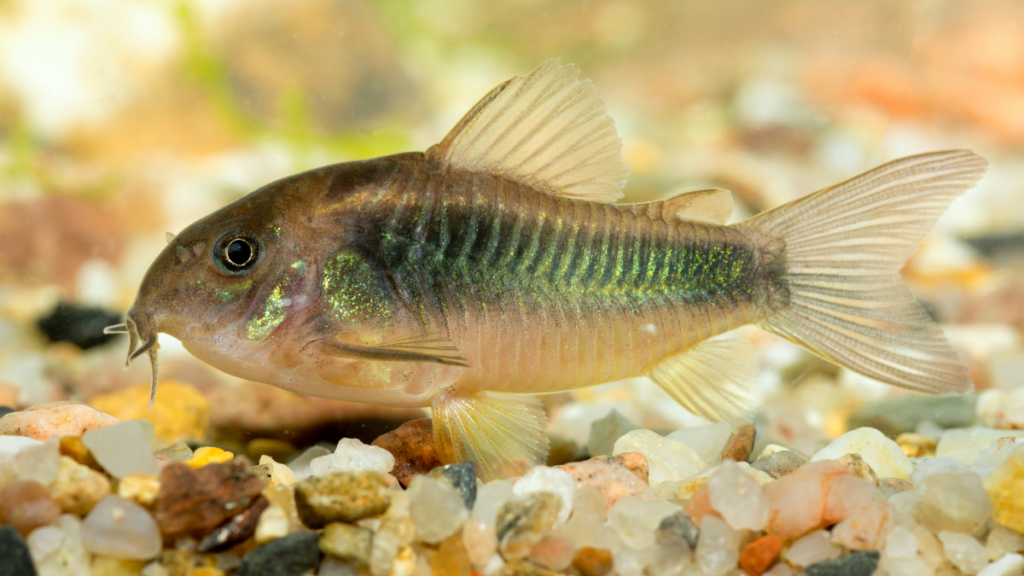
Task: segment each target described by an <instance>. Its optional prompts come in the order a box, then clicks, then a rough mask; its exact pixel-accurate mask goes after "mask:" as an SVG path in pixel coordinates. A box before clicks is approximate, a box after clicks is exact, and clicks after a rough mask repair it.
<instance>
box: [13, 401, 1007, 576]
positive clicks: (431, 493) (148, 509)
mask: <svg viewBox="0 0 1024 576" xmlns="http://www.w3.org/2000/svg"><path fill="white" fill-rule="evenodd" d="M979 405H983V404H979ZM879 406H881V407H882V408H884V403H883V404H881V405H876V406H869V407H867V409H878V408H879ZM575 408H576V406H575V405H573V404H569V405H565V406H562V407H561V410H562V411H563V412H564V411H570V412H571V411H573V410H574V409H575ZM608 415H609V416H608V417H603V418H598V419H593V418H585V419H580V420H578V421H576V422H568V421H566V420H561V421H560V422H561V425H562V426H570V427H571V426H583V425H584V423H585V422H586V420H587V419H589V420H590V424H589V426H590V430H589V434H588V437H587V441H586V444H585V445H587V446H600V445H602V443H607V441H608V440H609V438H610V439H611V440H612V445H613V448H612V449H611V454H610V455H598V456H594V457H590V456H589V454H586V453H585V448H578V449H577V450H575V452H574V454H573V455H571V456H569V457H568V458H567V460H569V461H566V462H562V463H554V462H552V464H555V465H552V466H537V467H534V468H532V469H531V470H530V471H529V472H528V473H527V474H526V475H525V476H523V477H518V478H509V479H505V480H499V481H495V482H490V483H487V484H484V483H481V482H480V481H479V480H477V479H476V477H475V471H474V467H473V465H472V464H471V463H468V462H467V463H463V464H455V465H449V466H436V467H434V464H436V455H435V454H434V453H433V446H432V445H431V444H430V443H429V437H428V436H424V435H422V434H419V435H417V434H415V433H405V431H408V430H416V429H417V428H421V427H423V425H421V422H423V421H422V420H412V421H409V422H407V423H406V424H404V425H402V426H401V427H400V428H399V429H398V430H396V431H395V432H390V433H388V434H386V435H384V437H383V438H382V440H386V441H387V444H386V445H387V446H388V447H389V449H390V451H389V450H384V449H382V448H380V447H378V446H375V445H372V444H371V445H367V444H364V443H363V442H361V441H359V440H358V439H352V438H345V439H342V440H341V441H340V442H338V443H337V445H336V447H335V450H334V451H333V452H331V451H328V450H324V449H323V448H321V447H319V446H316V447H313V448H311V449H310V450H295V451H293V453H294V456H293V459H292V460H291V462H292V465H289V464H287V463H282V462H278V461H276V460H275V459H274V458H273V457H272V456H269V455H266V454H264V455H262V456H261V457H260V458H259V463H258V464H254V463H253V462H252V461H250V460H249V459H248V457H247V456H246V455H244V454H234V453H232V452H231V451H229V450H225V449H223V448H219V447H216V446H196V448H195V449H193V448H191V447H190V446H189V445H188V444H186V443H181V442H179V443H177V444H172V445H170V446H168V447H166V448H163V449H161V450H158V451H156V452H155V453H154V452H153V451H152V450H150V449H145V450H138V449H137V448H130V447H133V446H152V445H154V441H155V440H154V439H155V438H156V437H155V436H154V434H153V426H152V425H151V424H150V423H149V422H146V421H141V420H126V421H123V422H122V421H119V420H118V419H116V418H114V417H113V416H110V415H106V414H103V413H100V412H98V411H96V410H94V409H92V408H89V407H88V406H86V405H83V404H78V403H69V402H56V403H51V404H47V405H42V406H37V407H35V409H33V410H27V411H20V412H13V413H10V414H8V415H6V416H4V417H3V418H2V419H0V431H2V432H3V433H4V434H5V435H2V436H0V523H3V524H7V525H9V527H5V529H3V530H0V550H2V551H4V555H3V557H4V558H11V559H12V560H10V561H5V562H0V574H3V575H4V576H7V575H12V576H13V575H21V574H27V573H29V572H26V568H25V566H27V564H24V563H22V564H19V563H18V562H17V561H15V560H13V559H15V558H19V557H20V558H31V561H32V563H33V565H34V566H35V568H34V570H35V571H36V573H37V574H39V575H40V576H43V575H54V576H57V575H77V574H82V575H85V574H92V575H97V574H102V575H115V574H116V575H120V574H142V575H144V576H164V575H179V574H180V575H183V576H185V575H195V576H199V575H203V576H216V575H220V574H229V573H235V574H239V575H242V574H247V575H265V576H283V575H288V574H295V575H299V574H304V573H307V572H308V571H311V570H316V571H317V572H316V573H317V574H321V575H356V574H372V575H374V576H389V575H391V576H398V575H424V576H425V575H429V574H434V575H446V576H447V575H451V576H456V575H463V576H465V575H470V574H472V575H474V576H475V575H483V576H500V575H513V574H515V575H528V574H535V575H554V574H571V575H580V576H603V575H606V574H617V575H620V576H640V575H650V576H674V575H679V576H684V575H692V576H698V575H702V576H723V575H736V576H739V575H740V574H747V575H752V576H758V575H761V574H770V575H773V576H780V575H789V574H808V575H811V576H813V575H840V576H860V575H863V576H869V575H871V574H876V573H877V574H888V575H893V576H897V575H900V576H901V575H906V576H919V575H929V574H934V575H947V576H953V575H956V574H966V575H974V574H981V575H982V576H995V575H1004V576H1013V575H1018V576H1019V575H1020V574H1022V573H1024V556H1022V555H1021V552H1022V551H1024V534H1022V532H1024V491H1022V490H1021V489H1020V486H1022V485H1024V444H1018V443H1017V436H1018V435H1019V434H1020V432H1019V431H1018V430H1012V429H1004V430H1000V429H994V428H988V427H984V426H980V425H978V426H973V425H972V426H970V427H964V428H951V429H948V430H942V431H939V432H938V433H937V434H934V435H933V436H929V435H927V434H918V433H902V434H900V435H898V436H897V437H896V438H895V439H892V438H889V437H887V436H886V435H884V434H883V433H881V432H879V431H878V430H876V429H874V428H870V427H862V428H857V429H854V430H851V431H849V432H847V433H846V434H843V435H842V436H840V437H839V438H837V439H836V440H834V441H832V442H831V443H829V444H827V445H826V446H824V447H822V448H821V449H820V450H818V451H817V452H815V453H813V454H810V455H809V456H810V457H809V458H808V457H806V456H804V455H801V454H800V453H798V452H795V451H792V450H789V449H788V448H787V446H785V445H784V444H776V443H771V444H766V443H765V442H763V441H760V442H759V441H758V440H757V433H756V428H755V427H753V426H745V427H741V428H740V429H738V430H727V429H725V428H723V426H722V425H721V424H702V425H697V426H691V427H687V428H683V429H680V430H675V431H671V433H668V434H664V435H663V434H659V433H658V432H654V431H650V430H646V429H642V428H639V427H637V426H636V425H634V424H632V423H631V422H629V421H628V420H627V419H626V418H625V417H623V416H622V415H621V414H617V413H616V412H614V411H612V410H610V411H609V412H608ZM96 422H101V423H100V424H99V426H100V427H99V428H94V426H96V425H97V424H96ZM76 426H77V427H78V428H79V429H78V430H77V431H76V430H75V427H76ZM88 428H91V429H88ZM53 430H60V432H61V434H63V435H61V434H58V433H55V432H52V431H53ZM83 430H84V432H83ZM40 431H42V432H40ZM926 431H927V430H926ZM662 432H664V431H662ZM22 434H25V435H22ZM396 439H400V440H396ZM157 443H159V442H157ZM163 443H164V444H166V443H167V441H164V442H163ZM379 443H380V442H377V444H379ZM192 444H193V445H194V446H195V445H196V443H195V442H193V443H192ZM754 446H757V447H758V449H757V450H755V451H752V448H753V447H754ZM309 452H312V453H313V455H314V456H315V457H313V458H312V459H310V458H308V456H309ZM425 463H427V465H424V464H425ZM399 470H402V471H408V470H414V471H415V472H412V473H405V474H404V475H403V476H402V478H401V480H400V479H399V478H397V477H396V476H395V475H393V474H392V472H395V471H399Z"/></svg>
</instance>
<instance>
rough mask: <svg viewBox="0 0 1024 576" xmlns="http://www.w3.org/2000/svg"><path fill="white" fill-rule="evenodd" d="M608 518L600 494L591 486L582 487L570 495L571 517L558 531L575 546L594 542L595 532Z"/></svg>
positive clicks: (602, 497)
mask: <svg viewBox="0 0 1024 576" xmlns="http://www.w3.org/2000/svg"><path fill="white" fill-rule="evenodd" d="M607 517H608V505H607V501H606V500H605V499H604V496H602V495H601V492H600V491H598V490H597V488H594V487H593V486H584V487H582V488H580V489H579V490H577V491H576V493H575V494H573V495H572V516H571V517H570V518H569V521H568V522H566V523H565V526H563V527H562V528H561V529H560V530H559V531H558V533H559V535H561V536H563V537H565V538H568V539H569V540H572V541H573V542H575V543H576V545H577V546H587V545H589V544H590V543H592V542H593V541H594V538H595V537H596V536H597V531H598V530H599V529H600V528H601V526H602V525H604V521H605V519H606V518H607Z"/></svg>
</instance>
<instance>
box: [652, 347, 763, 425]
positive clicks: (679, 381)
mask: <svg viewBox="0 0 1024 576" xmlns="http://www.w3.org/2000/svg"><path fill="white" fill-rule="evenodd" d="M756 376H757V349H756V348H754V347H753V345H752V344H751V343H750V342H749V341H748V340H747V339H745V338H742V337H737V336H725V337H718V338H712V339H710V340H705V341H703V342H701V343H700V344H698V345H696V346H694V347H693V348H690V349H688V350H685V351H683V352H680V353H677V354H674V355H672V356H669V357H667V358H665V359H663V360H662V361H661V362H660V363H658V364H657V365H656V366H655V367H654V369H653V370H651V371H650V373H648V374H647V377H648V378H650V379H651V380H653V381H654V382H655V383H656V384H657V385H658V386H660V387H661V389H662V390H664V391H665V392H667V393H668V395H669V396H671V397H672V398H673V399H674V400H675V401H676V402H679V404H681V405H682V406H683V407H684V408H686V409H687V410H689V411H690V412H692V413H694V414H696V415H698V416H701V417H703V418H706V419H708V420H711V421H713V422H714V421H719V420H721V421H726V422H731V423H734V424H735V423H739V422H749V421H750V419H751V417H752V416H753V412H754V408H755V407H756V405H757V403H756V401H755V398H754V396H753V393H752V390H751V388H752V387H753V384H754V378H755V377H756Z"/></svg>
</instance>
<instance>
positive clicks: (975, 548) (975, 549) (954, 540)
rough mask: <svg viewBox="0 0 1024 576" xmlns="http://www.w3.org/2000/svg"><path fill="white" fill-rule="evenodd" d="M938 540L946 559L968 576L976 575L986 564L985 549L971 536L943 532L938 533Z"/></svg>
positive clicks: (986, 555)
mask: <svg viewBox="0 0 1024 576" xmlns="http://www.w3.org/2000/svg"><path fill="white" fill-rule="evenodd" d="M939 540H940V541H941V542H942V548H943V549H944V550H945V552H946V558H948V559H949V561H950V562H952V563H953V565H954V566H956V567H957V568H959V569H960V571H961V572H963V573H964V574H967V575H968V576H970V575H972V574H977V573H978V571H980V570H981V569H982V568H984V567H985V565H986V564H988V554H986V553H985V547H984V546H982V545H981V542H978V540H977V539H975V538H974V537H973V536H968V535H967V534H961V533H960V532H951V531H949V530H943V531H941V532H939Z"/></svg>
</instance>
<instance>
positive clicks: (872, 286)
mask: <svg viewBox="0 0 1024 576" xmlns="http://www.w3.org/2000/svg"><path fill="white" fill-rule="evenodd" d="M986 166H987V163H986V161H985V160H984V159H983V158H981V157H979V156H977V155H975V154H974V153H972V152H969V151H965V150H954V151H947V152H934V153H930V154H921V155H918V156H911V157H908V158H903V159H900V160H896V161H894V162H890V163H888V164H885V165H884V166H880V167H879V168H876V169H874V170H871V171H870V172H867V173H865V174H862V175H861V176H857V177H856V178H853V179H850V180H847V181H846V182H842V183H840V184H837V185H835V186H832V187H830V188H826V189H824V190H821V191H819V192H816V193H814V194H811V195H809V196H807V197H805V198H801V199H800V200H797V201H795V202H792V203H790V204H787V205H784V206H781V207H779V208H776V209H774V210H771V211H768V212H764V213H762V214H760V215H758V216H756V217H754V218H752V219H750V220H748V221H746V222H743V223H741V224H739V225H738V226H740V227H744V228H750V229H753V230H755V231H757V232H758V233H761V234H765V235H768V236H770V237H775V238H781V239H782V240H783V241H784V242H785V245H786V248H785V264H784V265H785V272H784V275H783V283H784V284H785V286H786V287H787V288H788V291H789V306H788V307H787V308H785V309H783V310H782V311H780V312H778V313H777V314H775V315H774V316H771V317H770V318H768V319H767V320H764V321H762V322H761V323H760V324H759V325H760V326H761V327H762V328H764V329H766V330H768V331H769V332H773V333H775V334H778V335H780V336H782V337H784V338H787V339H789V340H792V341H793V342H796V343H797V344H800V345H801V346H804V347H805V348H807V349H809V350H811V351H812V352H814V353H816V354H818V355H819V356H822V357H823V358H826V359H828V360H831V361H834V362H836V363H838V364H840V365H842V366H845V367H847V368H849V369H851V370H854V371H856V372H859V373H861V374H863V375H865V376H868V377H870V378H874V379H876V380H880V381H882V382H887V383H889V384H893V385H896V386H900V387H902V388H907V389H910V390H916V391H919V392H929V393H934V394H952V393H962V392H967V391H969V390H971V388H972V387H973V384H972V382H971V378H970V375H969V373H968V371H967V369H966V368H965V367H964V366H963V364H962V363H961V362H960V361H959V359H958V357H957V354H956V352H955V351H954V350H953V348H952V347H951V346H950V345H949V342H948V341H947V340H946V337H945V335H944V334H943V333H942V330H940V329H939V327H938V326H937V325H936V324H935V322H933V321H932V320H931V318H930V317H929V316H928V314H927V313H926V312H925V310H924V308H923V307H922V306H921V305H920V304H919V303H918V302H917V301H916V300H914V297H913V295H912V294H911V293H910V290H909V289H908V288H907V286H906V285H905V284H904V282H903V280H902V278H901V277H900V275H899V270H900V268H902V267H903V264H904V262H905V261H906V259H907V258H909V257H910V255H911V254H913V252H914V251H915V250H916V249H917V247H918V245H919V244H920V242H921V240H922V239H923V238H924V235H925V234H926V233H927V232H928V231H929V230H930V229H931V228H932V226H934V224H935V221H936V220H937V219H938V218H939V216H940V215H942V213H943V212H945V210H946V208H947V207H948V206H949V204H950V203H951V202H952V201H953V200H954V199H955V198H956V197H957V196H959V195H960V194H962V193H963V192H964V191H966V190H968V189H970V188H972V187H973V186H974V185H975V184H977V182H978V180H980V179H981V177H982V176H983V175H984V173H985V168H986Z"/></svg>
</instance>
